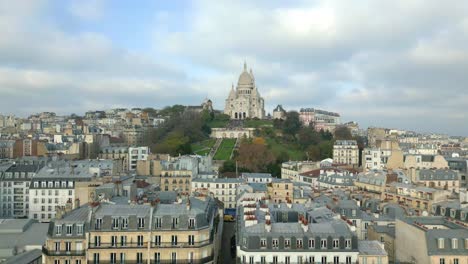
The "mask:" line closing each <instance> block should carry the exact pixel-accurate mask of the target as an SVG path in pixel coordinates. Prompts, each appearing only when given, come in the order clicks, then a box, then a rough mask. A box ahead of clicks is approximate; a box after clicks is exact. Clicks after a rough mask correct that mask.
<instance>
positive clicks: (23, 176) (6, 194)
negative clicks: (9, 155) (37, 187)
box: [0, 163, 43, 218]
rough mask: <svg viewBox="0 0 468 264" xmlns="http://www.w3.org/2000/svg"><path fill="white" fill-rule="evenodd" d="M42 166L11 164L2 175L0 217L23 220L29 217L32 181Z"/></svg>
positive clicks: (0, 180) (0, 177)
mask: <svg viewBox="0 0 468 264" xmlns="http://www.w3.org/2000/svg"><path fill="white" fill-rule="evenodd" d="M42 167H43V165H41V164H16V163H14V164H11V166H9V167H8V169H6V170H5V171H4V173H0V208H1V209H0V216H2V217H14V218H23V217H28V215H29V187H30V183H31V180H32V179H33V177H34V176H35V175H36V173H37V172H38V171H39V170H40V169H41V168H42Z"/></svg>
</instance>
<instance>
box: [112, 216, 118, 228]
mask: <svg viewBox="0 0 468 264" xmlns="http://www.w3.org/2000/svg"><path fill="white" fill-rule="evenodd" d="M112 229H119V219H118V218H112Z"/></svg>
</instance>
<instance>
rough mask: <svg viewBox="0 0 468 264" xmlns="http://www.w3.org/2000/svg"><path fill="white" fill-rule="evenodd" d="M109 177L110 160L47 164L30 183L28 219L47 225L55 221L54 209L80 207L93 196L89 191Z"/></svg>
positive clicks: (111, 163) (111, 172)
mask: <svg viewBox="0 0 468 264" xmlns="http://www.w3.org/2000/svg"><path fill="white" fill-rule="evenodd" d="M112 175H113V161H111V160H90V161H86V160H84V161H73V162H65V161H57V162H51V163H48V164H47V166H45V167H43V168H42V169H41V170H40V171H39V172H38V173H37V174H36V175H35V177H34V178H33V179H32V180H31V183H30V186H29V207H30V208H29V218H32V219H37V220H39V221H41V222H49V221H50V220H51V219H53V218H54V217H55V214H56V207H57V206H65V205H66V204H67V203H71V205H72V208H77V207H79V205H80V203H86V201H87V200H88V199H89V197H88V194H89V193H92V191H88V190H87V189H88V188H96V186H99V185H101V184H102V183H103V182H104V181H107V180H109V179H110V178H111V176H112ZM83 195H84V196H83Z"/></svg>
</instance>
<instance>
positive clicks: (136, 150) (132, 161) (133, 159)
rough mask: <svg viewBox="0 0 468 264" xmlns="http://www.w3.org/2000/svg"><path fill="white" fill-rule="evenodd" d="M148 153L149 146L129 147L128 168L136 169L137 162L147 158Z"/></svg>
mask: <svg viewBox="0 0 468 264" xmlns="http://www.w3.org/2000/svg"><path fill="white" fill-rule="evenodd" d="M148 154H149V148H148V147H130V148H128V169H129V170H131V171H135V170H136V169H137V162H138V161H141V160H147V159H148Z"/></svg>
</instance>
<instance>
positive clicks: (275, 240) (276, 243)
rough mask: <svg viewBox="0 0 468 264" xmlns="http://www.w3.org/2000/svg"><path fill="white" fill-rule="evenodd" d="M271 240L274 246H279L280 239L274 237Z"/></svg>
mask: <svg viewBox="0 0 468 264" xmlns="http://www.w3.org/2000/svg"><path fill="white" fill-rule="evenodd" d="M271 242H272V247H273V248H278V239H273V240H272V241H271Z"/></svg>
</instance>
